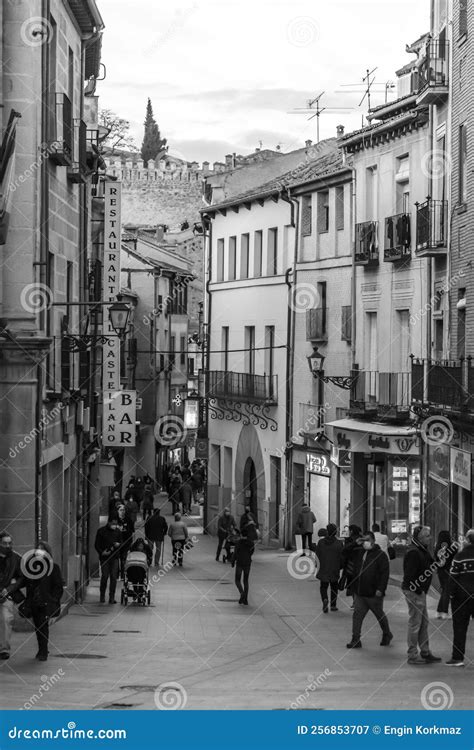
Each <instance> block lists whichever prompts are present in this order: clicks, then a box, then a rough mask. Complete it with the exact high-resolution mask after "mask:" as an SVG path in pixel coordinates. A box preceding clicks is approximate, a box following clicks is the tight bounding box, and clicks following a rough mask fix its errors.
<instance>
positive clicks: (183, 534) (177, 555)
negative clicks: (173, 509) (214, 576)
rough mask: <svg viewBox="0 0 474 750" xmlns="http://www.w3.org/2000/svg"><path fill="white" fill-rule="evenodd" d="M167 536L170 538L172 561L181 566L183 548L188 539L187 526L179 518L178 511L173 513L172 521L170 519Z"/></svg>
mask: <svg viewBox="0 0 474 750" xmlns="http://www.w3.org/2000/svg"><path fill="white" fill-rule="evenodd" d="M168 536H169V537H170V538H171V546H172V547H173V563H174V565H176V563H179V566H180V568H182V567H183V549H184V546H185V544H186V541H187V539H188V536H189V534H188V527H187V526H186V524H185V523H184V521H182V520H181V515H180V513H175V516H174V521H172V522H171V523H170V525H169V528H168Z"/></svg>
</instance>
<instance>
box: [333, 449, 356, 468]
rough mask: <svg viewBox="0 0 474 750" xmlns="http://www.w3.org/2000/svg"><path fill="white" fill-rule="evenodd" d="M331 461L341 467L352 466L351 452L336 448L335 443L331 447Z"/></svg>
mask: <svg viewBox="0 0 474 750" xmlns="http://www.w3.org/2000/svg"><path fill="white" fill-rule="evenodd" d="M331 463H333V464H335V466H338V467H339V468H340V469H350V468H351V454H350V453H349V451H345V450H343V448H336V447H335V446H334V445H333V446H332V448H331Z"/></svg>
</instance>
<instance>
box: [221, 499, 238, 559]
mask: <svg viewBox="0 0 474 750" xmlns="http://www.w3.org/2000/svg"><path fill="white" fill-rule="evenodd" d="M233 529H235V520H234V516H232V515H231V513H230V510H229V508H224V510H223V511H222V513H221V515H220V516H219V519H218V521H217V538H218V544H217V552H216V561H217V562H219V558H220V555H221V552H222V547H223V545H224V542H225V540H226V539H227V537H228V535H229V534H230V533H231V532H232V531H233Z"/></svg>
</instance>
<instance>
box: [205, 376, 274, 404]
mask: <svg viewBox="0 0 474 750" xmlns="http://www.w3.org/2000/svg"><path fill="white" fill-rule="evenodd" d="M206 396H207V398H216V399H229V400H230V401H242V402H244V403H249V404H266V405H276V404H277V403H278V376H277V375H254V374H253V373H248V372H228V371H225V370H209V371H208V372H207V377H206Z"/></svg>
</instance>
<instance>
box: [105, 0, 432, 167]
mask: <svg viewBox="0 0 474 750" xmlns="http://www.w3.org/2000/svg"><path fill="white" fill-rule="evenodd" d="M98 5H99V8H100V11H101V13H102V16H103V19H104V22H105V27H106V28H105V33H104V44H103V51H102V61H103V62H104V63H105V65H106V67H107V77H106V80H105V81H102V82H101V83H100V84H99V86H98V94H99V96H100V105H101V106H102V107H103V108H108V109H112V110H113V111H115V112H117V113H118V114H119V115H120V116H121V117H124V118H125V119H127V120H129V121H130V124H131V130H132V133H133V135H134V137H135V140H136V143H137V145H138V146H140V144H141V141H142V137H143V120H144V115H145V106H146V101H147V97H148V96H149V97H150V98H151V100H152V104H153V109H154V113H155V118H156V120H157V122H158V124H159V127H160V130H161V134H162V136H164V137H166V138H167V139H168V144H169V150H170V153H173V154H176V155H177V156H181V157H183V158H185V159H187V160H189V161H192V160H196V161H199V162H201V161H202V160H204V159H207V160H208V161H211V162H213V161H221V160H222V159H223V157H224V155H225V154H227V153H232V152H234V151H235V152H237V153H244V154H245V153H250V152H251V151H253V150H255V148H256V147H258V146H259V141H262V144H263V147H264V148H275V146H276V145H277V144H280V146H281V149H282V151H289V150H291V149H294V148H298V147H299V146H301V145H304V141H305V140H306V139H308V138H312V139H313V141H315V140H316V119H313V120H311V121H307V116H305V115H296V114H288V112H289V111H291V110H293V109H294V108H296V107H304V106H306V104H307V100H308V99H309V98H312V97H314V96H316V95H317V94H319V93H320V92H321V91H325V95H324V96H323V98H322V100H321V106H326V107H328V108H330V107H343V108H344V107H354V109H353V110H352V111H349V112H345V111H338V112H330V111H328V112H325V113H324V114H322V115H321V117H320V130H321V138H325V137H330V136H332V135H335V134H336V125H337V124H339V123H341V124H344V125H345V127H346V132H347V131H350V130H353V129H356V128H358V127H360V126H361V118H362V115H363V113H364V111H366V109H364V107H362V108H358V104H359V101H360V99H361V98H362V96H363V90H364V89H363V84H362V80H361V79H362V77H363V76H364V75H365V71H366V69H367V68H370V69H372V68H375V67H377V71H376V73H375V76H376V81H377V82H378V83H379V84H380V85H378V86H374V88H373V90H372V91H373V93H372V104H377V103H382V102H383V101H384V96H385V92H384V85H385V83H386V82H387V81H393V80H395V75H394V72H395V70H396V69H397V68H399V67H401V66H402V65H404V64H405V63H406V62H408V60H410V59H411V58H412V56H410V55H408V54H407V53H406V52H405V45H406V44H407V43H410V42H413V41H414V40H415V39H416V38H417V37H418V36H420V35H421V34H422V33H424V32H426V31H427V30H428V29H429V0H397V2H392V0H373V2H356V0H345V1H342V0H312V2H308V1H307V0H303V1H301V2H300V1H298V0H296V2H295V0H293V1H292V2H289V1H287V0H272V1H271V2H270V0H235V2H234V0H219V2H217V0H172V2H166V3H165V2H163V0H133V2H132V3H130V0H98ZM359 81H360V88H359V87H354V88H356V89H357V92H358V93H357V92H356V93H350V91H351V89H350V87H347V86H346V85H345V84H354V83H357V82H359ZM337 92H344V93H337ZM346 92H348V93H346ZM376 92H378V93H376ZM393 95H394V94H393V93H392V92H391V96H392V97H393Z"/></svg>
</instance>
